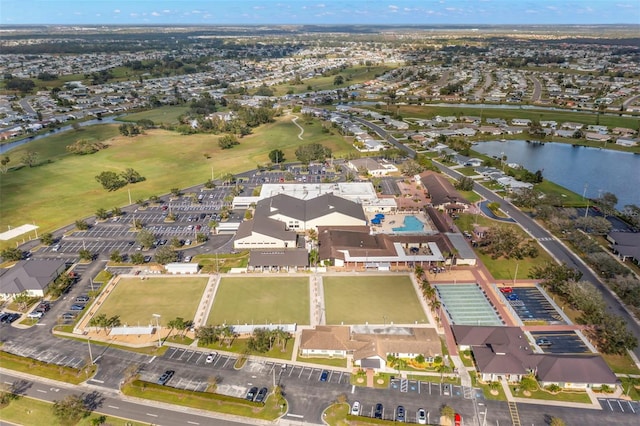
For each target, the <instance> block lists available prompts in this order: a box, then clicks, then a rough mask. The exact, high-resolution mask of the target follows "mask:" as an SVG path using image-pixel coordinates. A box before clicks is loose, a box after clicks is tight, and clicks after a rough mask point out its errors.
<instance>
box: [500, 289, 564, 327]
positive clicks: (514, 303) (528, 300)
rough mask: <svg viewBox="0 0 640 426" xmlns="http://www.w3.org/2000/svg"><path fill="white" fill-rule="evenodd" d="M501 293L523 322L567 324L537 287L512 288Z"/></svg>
mask: <svg viewBox="0 0 640 426" xmlns="http://www.w3.org/2000/svg"><path fill="white" fill-rule="evenodd" d="M509 288H511V287H509ZM501 291H502V292H503V293H502V295H503V296H504V297H505V299H506V300H507V302H508V303H509V304H510V305H511V307H512V308H513V310H514V311H515V312H516V314H517V315H518V316H519V317H520V319H521V320H522V321H523V322H526V321H544V322H545V323H547V324H549V325H560V324H567V322H566V321H565V320H564V319H563V318H562V316H561V315H560V313H559V312H558V311H557V310H556V309H555V308H554V307H553V305H552V304H551V302H549V300H548V299H547V298H546V297H545V295H544V294H543V293H542V292H541V291H540V290H539V289H538V288H537V287H513V288H512V290H511V291H510V292H508V293H507V292H505V291H504V290H502V289H501Z"/></svg>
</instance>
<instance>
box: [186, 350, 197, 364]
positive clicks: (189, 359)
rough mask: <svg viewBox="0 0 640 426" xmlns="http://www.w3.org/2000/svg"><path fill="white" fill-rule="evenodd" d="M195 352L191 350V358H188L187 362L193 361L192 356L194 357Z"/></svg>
mask: <svg viewBox="0 0 640 426" xmlns="http://www.w3.org/2000/svg"><path fill="white" fill-rule="evenodd" d="M195 354H196V353H195V352H191V355H189V358H187V361H186V362H189V361H191V358H192V357H193V356H194V355H195Z"/></svg>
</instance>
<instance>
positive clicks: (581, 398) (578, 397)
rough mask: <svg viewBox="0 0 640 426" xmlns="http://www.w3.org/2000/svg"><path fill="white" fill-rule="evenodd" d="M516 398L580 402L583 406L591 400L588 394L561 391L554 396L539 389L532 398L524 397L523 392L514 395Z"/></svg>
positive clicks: (532, 394)
mask: <svg viewBox="0 0 640 426" xmlns="http://www.w3.org/2000/svg"><path fill="white" fill-rule="evenodd" d="M513 396H515V397H519V398H529V399H542V400H546V401H565V402H580V403H583V404H589V403H590V402H591V399H590V398H589V395H587V393H586V392H579V391H576V392H569V391H561V392H558V393H556V394H552V393H551V392H547V391H545V390H542V389H538V390H535V391H532V392H531V396H525V395H523V393H522V391H520V392H515V393H514V394H513Z"/></svg>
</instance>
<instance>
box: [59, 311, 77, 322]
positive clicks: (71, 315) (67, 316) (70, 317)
mask: <svg viewBox="0 0 640 426" xmlns="http://www.w3.org/2000/svg"><path fill="white" fill-rule="evenodd" d="M75 318H76V314H74V313H73V312H65V313H64V314H62V319H64V320H73V319H75Z"/></svg>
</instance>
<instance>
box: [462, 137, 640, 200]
mask: <svg viewBox="0 0 640 426" xmlns="http://www.w3.org/2000/svg"><path fill="white" fill-rule="evenodd" d="M473 149H474V150H476V151H478V152H480V153H482V154H486V155H489V156H497V157H500V156H502V155H506V156H507V162H509V163H518V164H520V165H521V166H523V167H524V168H526V169H528V170H530V171H532V172H535V171H536V170H542V175H543V176H544V178H545V179H548V180H550V181H552V182H555V183H557V184H559V185H562V186H564V187H565V188H568V189H570V190H572V191H574V192H576V193H578V194H582V193H584V192H585V186H586V196H587V197H589V198H597V197H598V196H599V195H600V194H602V193H603V192H612V193H614V194H616V196H617V197H618V206H617V207H618V208H619V209H622V208H623V207H624V206H625V205H627V204H635V205H640V190H639V189H638V188H640V155H634V154H632V153H628V152H620V151H611V150H606V149H598V148H588V147H577V146H576V147H574V146H572V145H569V144H561V143H553V142H547V143H544V144H538V143H528V142H526V141H524V140H513V141H508V142H499V141H491V142H480V143H478V144H477V145H475V146H474V147H473Z"/></svg>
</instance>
